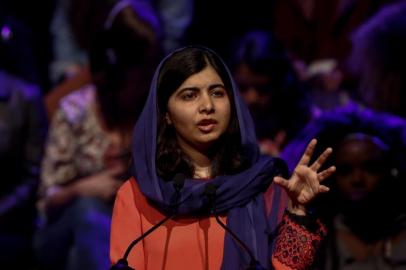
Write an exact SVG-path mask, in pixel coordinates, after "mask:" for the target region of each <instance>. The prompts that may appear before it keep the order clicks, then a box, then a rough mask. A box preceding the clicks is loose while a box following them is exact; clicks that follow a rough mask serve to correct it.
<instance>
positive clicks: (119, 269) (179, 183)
mask: <svg viewBox="0 0 406 270" xmlns="http://www.w3.org/2000/svg"><path fill="white" fill-rule="evenodd" d="M184 184H185V176H184V175H183V174H180V173H178V174H176V175H175V177H174V179H173V186H174V188H175V205H174V206H175V207H178V206H179V200H180V191H181V190H182V188H183V185H184ZM176 215H177V214H176V211H174V212H173V213H172V214H171V215H170V216H167V217H165V218H164V219H162V220H161V221H160V222H158V223H157V224H155V225H154V226H152V227H151V228H150V229H149V230H147V231H146V232H145V233H143V234H141V235H140V236H139V237H138V238H137V239H135V240H133V241H132V242H131V243H130V244H129V245H128V247H127V249H126V251H125V253H124V256H123V258H121V259H119V260H118V262H117V263H116V264H114V265H113V266H112V267H111V268H110V270H134V269H133V268H131V267H130V266H128V261H127V259H128V256H129V255H130V252H131V250H132V249H133V247H134V246H135V245H136V244H137V243H138V242H140V241H141V240H142V239H144V238H145V237H147V236H148V235H149V234H150V233H152V232H153V231H155V230H156V229H157V228H158V227H159V226H161V225H162V224H164V223H165V222H167V221H168V220H169V219H172V218H174V217H175V216H176Z"/></svg>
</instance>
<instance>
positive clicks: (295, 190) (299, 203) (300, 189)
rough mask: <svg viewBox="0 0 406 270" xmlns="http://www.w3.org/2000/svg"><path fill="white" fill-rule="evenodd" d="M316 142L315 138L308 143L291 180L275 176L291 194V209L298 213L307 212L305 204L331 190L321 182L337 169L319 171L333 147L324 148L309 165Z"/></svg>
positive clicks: (275, 179)
mask: <svg viewBox="0 0 406 270" xmlns="http://www.w3.org/2000/svg"><path fill="white" fill-rule="evenodd" d="M316 144H317V140H316V139H313V140H312V141H311V142H310V143H309V144H308V145H307V148H306V150H305V152H304V153H303V156H302V158H301V159H300V161H299V163H298V164H297V165H296V168H295V170H294V171H293V174H292V176H291V177H290V179H289V180H287V179H285V178H283V177H280V176H276V177H275V178H274V182H275V183H276V184H278V185H280V186H281V187H283V188H284V189H285V190H286V192H287V193H288V195H289V198H290V204H289V211H291V212H292V213H295V214H298V215H305V214H306V208H305V205H306V204H307V203H309V202H310V201H311V200H312V199H314V197H315V196H316V195H317V194H319V193H322V192H327V191H328V190H329V188H328V187H326V186H324V185H322V184H320V183H321V182H322V181H323V180H324V179H326V178H328V177H329V176H330V175H331V174H332V173H333V172H334V171H335V170H336V168H335V166H331V167H329V168H328V169H325V170H323V171H320V172H319V169H320V167H321V166H322V165H323V164H324V162H325V161H326V160H327V158H328V156H329V155H330V154H331V153H332V149H331V148H327V149H326V150H324V152H323V153H322V154H321V155H320V156H319V157H318V158H317V160H316V161H315V162H314V163H313V164H311V165H309V162H310V159H311V157H312V155H313V152H314V149H315V147H316Z"/></svg>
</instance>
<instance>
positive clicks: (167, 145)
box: [156, 47, 245, 179]
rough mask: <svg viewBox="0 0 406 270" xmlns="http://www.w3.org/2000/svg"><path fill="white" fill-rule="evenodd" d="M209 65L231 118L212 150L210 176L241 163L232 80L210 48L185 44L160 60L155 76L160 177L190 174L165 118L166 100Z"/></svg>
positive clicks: (231, 170) (230, 171)
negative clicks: (226, 99) (218, 80)
mask: <svg viewBox="0 0 406 270" xmlns="http://www.w3.org/2000/svg"><path fill="white" fill-rule="evenodd" d="M207 66H211V67H213V68H214V69H215V70H216V72H217V73H218V74H219V76H220V78H221V79H222V81H223V83H224V86H225V89H226V91H227V94H228V96H229V97H230V104H231V118H230V122H229V125H228V127H227V130H226V132H225V134H223V136H222V138H220V141H227V143H221V142H219V143H218V145H216V147H213V148H215V149H216V151H215V152H213V163H212V176H216V175H220V174H233V173H235V172H237V171H239V170H241V169H242V168H243V167H244V163H245V162H243V158H242V154H241V150H240V149H241V135H240V129H239V124H238V119H237V114H236V110H235V102H234V98H233V97H234V94H233V93H232V91H233V90H232V83H231V80H230V76H229V74H228V71H227V68H226V67H225V65H224V63H223V62H222V60H221V59H220V58H219V57H218V56H217V55H216V54H215V53H213V52H211V51H209V50H207V49H205V48H201V47H186V48H184V49H181V50H179V51H177V52H175V53H174V54H173V55H171V56H170V57H169V58H168V59H166V60H165V62H164V63H163V65H162V67H161V70H160V74H159V77H158V86H157V93H158V95H157V96H158V100H157V102H158V108H157V110H158V123H157V125H158V131H157V134H158V138H157V153H156V160H157V162H156V164H157V173H158V175H159V176H160V177H162V178H164V179H171V178H172V177H173V176H174V175H175V174H176V173H178V172H182V173H184V174H185V175H186V176H187V177H193V174H194V168H193V166H192V165H191V162H190V160H189V158H188V157H187V156H186V155H185V154H184V153H183V152H182V151H181V149H180V147H179V145H178V143H177V141H176V131H175V129H174V128H173V126H171V125H168V124H167V122H166V120H165V114H166V112H167V104H168V100H169V98H170V96H171V95H172V93H174V92H175V91H176V89H177V88H178V87H179V86H180V85H181V84H182V83H183V82H184V81H185V80H186V79H187V78H188V77H190V76H191V75H193V74H196V73H198V72H200V71H202V70H203V69H204V68H206V67H207Z"/></svg>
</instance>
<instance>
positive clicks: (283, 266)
mask: <svg viewBox="0 0 406 270" xmlns="http://www.w3.org/2000/svg"><path fill="white" fill-rule="evenodd" d="M303 218H307V217H300V216H296V219H303ZM297 221H298V220H293V216H292V214H289V213H288V212H285V214H284V216H283V220H282V222H281V223H280V225H279V229H278V235H277V237H276V242H275V247H274V249H273V253H272V265H273V267H274V269H276V270H296V269H309V268H311V267H312V266H313V265H314V262H315V260H316V254H317V253H318V249H319V248H320V245H321V243H322V240H323V239H324V238H325V236H326V234H327V230H326V227H325V226H324V225H323V224H321V222H320V221H319V220H317V221H314V223H313V224H311V225H312V226H309V224H307V226H304V224H300V223H303V221H302V222H300V223H298V222H297ZM307 221H309V219H308V220H307ZM305 223H308V222H305ZM310 227H312V228H310Z"/></svg>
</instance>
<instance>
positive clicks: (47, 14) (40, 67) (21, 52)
mask: <svg viewBox="0 0 406 270" xmlns="http://www.w3.org/2000/svg"><path fill="white" fill-rule="evenodd" d="M54 1H55V0H45V1H40V2H38V1H25V0H2V1H0V27H2V26H3V25H4V23H6V24H8V25H10V26H11V28H12V30H13V37H12V39H11V40H9V41H8V42H7V44H2V45H0V46H3V45H5V46H6V48H7V50H8V52H7V54H6V57H5V58H3V57H4V55H2V57H1V58H2V59H4V60H5V61H7V62H6V63H5V64H6V65H7V66H9V68H10V71H9V72H12V73H13V74H15V75H17V76H19V77H22V78H24V79H25V80H27V81H29V82H31V83H35V84H38V85H39V86H40V88H41V90H42V92H43V93H46V92H47V91H48V89H50V81H49V77H48V65H49V62H50V60H51V57H52V47H51V42H50V34H49V23H50V20H51V15H52V11H53V8H54ZM1 43H3V41H1ZM2 64H3V63H2Z"/></svg>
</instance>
